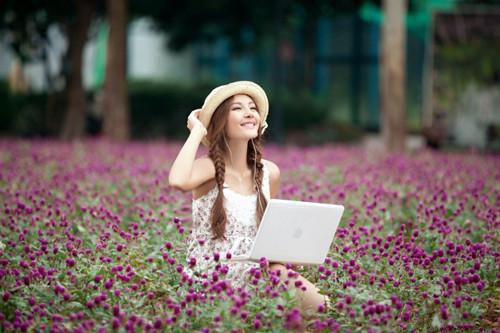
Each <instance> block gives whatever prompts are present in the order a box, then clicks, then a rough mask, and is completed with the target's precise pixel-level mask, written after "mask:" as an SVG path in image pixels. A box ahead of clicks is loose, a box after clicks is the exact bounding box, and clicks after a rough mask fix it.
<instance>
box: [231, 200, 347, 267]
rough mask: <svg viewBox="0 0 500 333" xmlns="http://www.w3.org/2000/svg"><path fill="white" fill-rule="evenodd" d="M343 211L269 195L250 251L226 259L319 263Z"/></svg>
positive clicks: (341, 208)
mask: <svg viewBox="0 0 500 333" xmlns="http://www.w3.org/2000/svg"><path fill="white" fill-rule="evenodd" d="M343 212H344V206H342V205H332V204H324V203H316V202H305V201H293V200H282V199H271V200H270V201H269V202H268V204H267V207H266V210H265V211H264V215H263V216H262V221H261V224H260V226H259V230H258V231H257V235H256V236H255V240H254V244H253V248H252V250H251V251H250V253H248V254H246V255H241V256H233V257H232V258H231V259H229V260H228V261H259V260H260V258H262V257H265V258H266V259H267V261H268V262H273V261H275V262H281V263H292V264H322V263H323V262H324V261H325V259H326V256H327V254H328V251H329V249H330V246H331V244H332V241H333V236H334V235H335V231H336V230H337V226H338V225H339V222H340V218H341V217H342V213H343Z"/></svg>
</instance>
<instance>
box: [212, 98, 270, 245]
mask: <svg viewBox="0 0 500 333" xmlns="http://www.w3.org/2000/svg"><path fill="white" fill-rule="evenodd" d="M232 98H233V97H229V98H228V99H226V100H225V101H224V102H223V103H221V104H220V105H219V107H218V108H217V109H216V110H215V112H214V113H213V115H212V118H211V120H210V124H209V125H208V128H207V139H208V140H209V141H210V147H209V153H208V156H209V157H210V159H211V160H212V161H213V163H214V166H215V181H216V183H217V187H218V189H219V191H218V194H217V197H216V198H215V202H214V205H213V207H212V210H211V217H210V218H211V227H212V236H213V237H212V239H214V240H215V239H226V237H225V235H224V233H225V231H226V224H227V215H226V211H225V209H224V193H223V191H222V189H223V186H224V179H225V172H226V166H225V162H224V156H225V155H226V154H228V153H229V151H228V147H227V141H226V140H227V139H226V137H225V135H226V132H225V127H226V123H227V117H228V114H229V106H230V102H231V100H232ZM260 130H261V127H260V125H259V129H258V133H259V134H258V136H257V137H256V138H254V139H253V143H252V140H249V141H248V149H247V152H248V153H247V165H248V166H249V167H250V169H251V170H252V179H253V178H255V181H256V183H257V184H256V188H255V190H256V191H257V200H256V216H257V226H258V225H259V224H260V221H261V219H262V215H263V214H264V210H265V209H266V206H267V200H266V197H265V196H264V193H263V192H262V179H263V175H264V173H263V172H264V171H263V167H264V164H263V163H262V161H261V159H262V153H261V149H262V148H261V146H262V136H261V133H260ZM254 147H255V149H254ZM254 166H255V168H254Z"/></svg>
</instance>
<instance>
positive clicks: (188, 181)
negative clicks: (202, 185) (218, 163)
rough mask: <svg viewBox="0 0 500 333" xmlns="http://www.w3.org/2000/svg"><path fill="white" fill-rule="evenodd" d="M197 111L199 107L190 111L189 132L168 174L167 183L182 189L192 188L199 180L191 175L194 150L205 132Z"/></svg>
mask: <svg viewBox="0 0 500 333" xmlns="http://www.w3.org/2000/svg"><path fill="white" fill-rule="evenodd" d="M199 113H200V109H197V110H194V111H192V112H191V113H190V115H189V117H188V121H187V127H188V128H189V130H190V131H191V133H190V134H189V137H188V138H187V140H186V142H185V143H184V145H183V146H182V148H181V150H180V151H179V154H178V155H177V157H176V158H175V161H174V163H173V164H172V167H171V168H170V173H169V175H168V183H169V185H170V186H173V187H175V188H177V189H179V190H182V191H189V190H192V189H193V188H194V187H196V186H197V185H199V184H198V183H199V182H200V179H197V178H200V177H193V167H194V164H195V158H196V152H197V151H198V147H199V146H200V142H201V140H202V139H203V137H204V136H205V135H206V134H207V129H206V128H205V127H204V126H203V124H202V123H201V122H200V120H199V119H198V116H199ZM202 178H203V177H202Z"/></svg>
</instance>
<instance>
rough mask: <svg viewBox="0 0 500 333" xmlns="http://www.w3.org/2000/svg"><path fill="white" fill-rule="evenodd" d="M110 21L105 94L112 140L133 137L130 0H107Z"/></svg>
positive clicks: (106, 130)
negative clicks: (129, 71)
mask: <svg viewBox="0 0 500 333" xmlns="http://www.w3.org/2000/svg"><path fill="white" fill-rule="evenodd" d="M106 4H107V8H106V10H107V18H108V23H109V35H108V48H107V53H106V74H105V79H104V87H103V91H102V94H103V95H102V97H103V114H104V134H105V135H106V136H108V137H109V138H110V139H112V140H117V141H124V140H127V139H128V138H129V137H130V119H129V118H130V115H129V109H128V98H127V77H126V76H127V75H126V41H127V35H126V34H127V0H107V2H106Z"/></svg>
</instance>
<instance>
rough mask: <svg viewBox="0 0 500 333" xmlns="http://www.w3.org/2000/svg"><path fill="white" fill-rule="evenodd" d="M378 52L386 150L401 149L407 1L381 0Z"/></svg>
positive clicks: (403, 116)
mask: <svg viewBox="0 0 500 333" xmlns="http://www.w3.org/2000/svg"><path fill="white" fill-rule="evenodd" d="M383 7H384V16H385V17H384V22H383V27H382V50H381V52H382V55H381V58H382V59H381V73H380V79H381V82H380V90H381V105H380V114H381V125H382V137H383V140H384V144H385V148H386V150H387V151H388V152H403V151H404V150H405V136H406V72H405V66H406V61H405V50H406V30H405V23H404V17H405V12H406V0H384V1H383Z"/></svg>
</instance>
